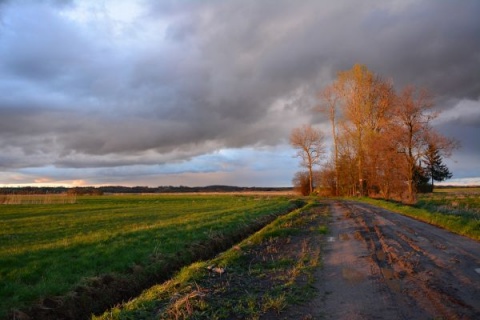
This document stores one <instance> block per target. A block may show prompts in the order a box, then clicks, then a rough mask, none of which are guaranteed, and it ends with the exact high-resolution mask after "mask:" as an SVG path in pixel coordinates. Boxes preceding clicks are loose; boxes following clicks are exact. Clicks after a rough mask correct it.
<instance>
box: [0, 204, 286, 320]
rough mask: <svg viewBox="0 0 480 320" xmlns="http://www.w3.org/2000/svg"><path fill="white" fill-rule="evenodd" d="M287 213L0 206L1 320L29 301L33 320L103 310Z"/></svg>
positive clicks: (276, 209)
mask: <svg viewBox="0 0 480 320" xmlns="http://www.w3.org/2000/svg"><path fill="white" fill-rule="evenodd" d="M292 207H294V205H293V204H292V202H291V201H290V200H289V199H288V198H285V197H254V196H249V197H243V196H178V195H175V196H157V195H156V196H140V195H135V196H102V197H79V198H77V202H76V203H75V204H48V205H47V204H36V205H2V207H1V213H0V261H1V264H0V278H1V280H2V281H1V283H0V297H1V299H0V318H3V317H5V316H6V314H7V312H8V311H9V310H12V309H23V310H25V308H26V307H27V306H29V305H32V304H34V305H38V306H39V307H38V308H36V309H35V308H34V309H32V310H30V311H28V310H27V313H29V314H35V319H41V318H42V317H44V318H48V317H50V318H55V316H60V315H59V314H56V315H55V316H53V315H52V314H51V312H53V311H52V310H58V309H61V310H63V311H62V312H64V313H62V314H61V317H62V318H67V319H68V318H70V319H77V318H81V316H80V315H81V314H87V315H89V314H90V313H91V312H92V311H93V312H102V311H103V310H105V308H106V304H107V305H108V304H110V305H111V304H112V303H113V304H114V303H118V301H121V300H123V299H128V298H130V297H131V294H132V293H134V294H138V293H139V292H140V291H141V290H142V289H143V288H145V285H148V284H151V283H154V282H155V281H158V280H162V281H163V280H164V279H166V278H167V277H170V276H171V274H172V272H173V271H175V270H178V269H180V267H182V266H184V265H187V264H189V263H191V262H192V261H195V260H196V259H199V258H207V257H211V256H212V255H213V254H215V253H217V252H219V250H224V249H225V248H226V246H227V245H228V244H229V243H230V245H231V244H232V243H233V242H234V241H239V240H240V239H242V238H244V237H245V236H246V234H248V233H251V232H254V231H256V230H258V229H259V228H260V227H261V226H263V225H264V224H265V223H267V222H268V221H271V220H272V219H274V218H275V217H276V216H277V215H279V214H281V213H285V212H287V211H288V210H289V209H290V208H292ZM55 312H56V311H55ZM42 314H44V315H42Z"/></svg>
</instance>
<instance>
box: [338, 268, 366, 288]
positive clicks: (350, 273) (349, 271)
mask: <svg viewBox="0 0 480 320" xmlns="http://www.w3.org/2000/svg"><path fill="white" fill-rule="evenodd" d="M342 277H343V279H344V280H346V281H347V282H348V283H351V284H357V283H360V282H362V281H363V280H365V275H364V274H363V273H361V272H360V271H358V270H356V269H354V268H350V267H344V268H342Z"/></svg>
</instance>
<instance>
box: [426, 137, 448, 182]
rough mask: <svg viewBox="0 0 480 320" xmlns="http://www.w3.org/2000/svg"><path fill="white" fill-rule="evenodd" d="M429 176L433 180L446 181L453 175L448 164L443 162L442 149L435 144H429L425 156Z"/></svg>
mask: <svg viewBox="0 0 480 320" xmlns="http://www.w3.org/2000/svg"><path fill="white" fill-rule="evenodd" d="M424 161H425V165H426V168H425V169H426V173H427V176H428V177H429V178H430V179H432V187H433V181H444V180H447V179H450V178H451V177H452V173H451V172H450V171H449V170H448V168H447V166H446V165H445V164H443V161H442V156H441V154H440V150H439V149H438V148H437V147H436V146H435V145H434V144H433V143H430V144H429V145H428V149H427V152H426V154H425V156H424Z"/></svg>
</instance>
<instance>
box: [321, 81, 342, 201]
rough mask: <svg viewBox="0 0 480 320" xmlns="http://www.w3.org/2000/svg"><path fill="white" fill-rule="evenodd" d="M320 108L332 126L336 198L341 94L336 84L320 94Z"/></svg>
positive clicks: (337, 190) (338, 177)
mask: <svg viewBox="0 0 480 320" xmlns="http://www.w3.org/2000/svg"><path fill="white" fill-rule="evenodd" d="M319 98H320V101H321V102H320V106H319V108H318V110H319V111H320V112H324V113H326V114H328V116H329V119H330V124H331V127H332V138H333V166H334V169H335V171H334V172H335V179H334V186H335V189H334V192H333V194H334V195H335V196H338V192H339V180H340V173H339V163H338V133H337V121H338V119H337V113H338V111H337V109H338V100H339V94H338V90H337V88H336V86H335V84H332V85H330V86H328V87H326V88H325V89H324V90H323V91H322V92H321V93H320V94H319Z"/></svg>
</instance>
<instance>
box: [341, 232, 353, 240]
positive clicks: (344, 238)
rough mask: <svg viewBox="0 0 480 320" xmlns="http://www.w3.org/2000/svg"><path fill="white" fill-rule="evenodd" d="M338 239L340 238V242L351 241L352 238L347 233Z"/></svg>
mask: <svg viewBox="0 0 480 320" xmlns="http://www.w3.org/2000/svg"><path fill="white" fill-rule="evenodd" d="M338 237H339V238H340V240H350V237H349V236H348V234H347V233H340V234H339V235H338Z"/></svg>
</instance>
